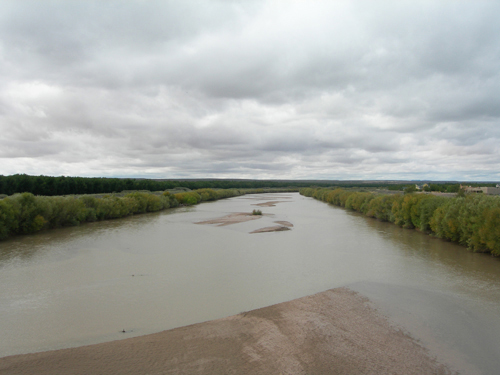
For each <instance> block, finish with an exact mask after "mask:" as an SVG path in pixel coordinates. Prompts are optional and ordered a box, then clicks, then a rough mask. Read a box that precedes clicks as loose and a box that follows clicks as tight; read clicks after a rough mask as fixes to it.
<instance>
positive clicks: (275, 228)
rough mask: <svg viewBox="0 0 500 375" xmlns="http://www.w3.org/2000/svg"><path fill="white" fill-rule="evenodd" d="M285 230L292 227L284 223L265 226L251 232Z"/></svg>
mask: <svg viewBox="0 0 500 375" xmlns="http://www.w3.org/2000/svg"><path fill="white" fill-rule="evenodd" d="M285 230H290V228H289V227H285V226H283V225H274V226H272V227H265V228H260V229H256V230H254V231H252V232H250V234H253V233H269V232H283V231H285Z"/></svg>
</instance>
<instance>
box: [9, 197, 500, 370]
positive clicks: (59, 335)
mask: <svg viewBox="0 0 500 375" xmlns="http://www.w3.org/2000/svg"><path fill="white" fill-rule="evenodd" d="M267 201H278V202H279V203H276V205H275V206H273V207H266V206H264V207H258V206H255V205H256V204H260V203H263V202H267ZM255 208H258V209H261V210H262V212H263V213H264V215H263V216H262V217H261V218H260V219H257V220H252V221H247V222H243V223H237V224H233V225H227V226H217V225H210V224H209V225H200V224H196V223H197V222H200V221H204V220H209V219H214V218H218V217H221V216H224V215H227V214H230V213H235V212H251V211H252V210H253V209H255ZM275 221H288V222H290V223H292V224H293V227H292V228H291V230H289V231H282V232H273V233H257V234H250V233H249V232H251V231H253V230H256V229H259V228H262V227H267V226H273V225H276V223H274V222H275ZM0 285H1V288H0V316H1V319H0V332H1V335H2V340H0V356H7V355H12V354H20V353H28V352H35V351H43V350H50V349H58V348H66V347H73V346H80V345H87V344H92V343H97V342H105V341H111V340H117V339H123V338H127V337H132V336H137V335H144V334H148V333H153V332H158V331H162V330H165V329H170V328H174V327H179V326H183V325H188V324H192V323H197V322H202V321H206V320H211V319H216V318H220V317H225V316H229V315H233V314H237V313H240V312H243V311H248V310H252V309H256V308H259V307H264V306H268V305H271V304H275V303H279V302H283V301H287V300H291V299H294V298H298V297H302V296H305V295H309V294H313V293H316V292H320V291H324V290H327V289H331V288H336V287H340V286H347V287H349V288H351V289H354V290H356V291H358V292H360V293H362V294H364V295H366V296H368V297H369V298H370V300H371V301H372V303H373V305H374V307H376V308H378V309H379V310H380V311H381V312H382V313H384V314H385V315H386V316H388V317H389V319H390V320H391V321H392V322H393V323H394V324H396V325H398V326H399V327H401V328H402V329H404V330H406V331H407V332H408V333H409V334H411V335H412V336H413V337H415V338H417V339H418V340H420V342H422V344H423V345H425V346H427V347H428V348H429V349H431V350H432V351H433V353H434V354H435V355H436V356H437V357H438V360H440V361H443V362H446V363H452V364H453V365H454V366H456V368H457V369H460V370H461V371H462V372H466V373H483V374H489V373H492V374H493V373H496V372H495V371H496V369H497V368H498V366H499V360H498V358H500V319H499V317H500V260H499V259H495V258H492V257H491V256H489V255H485V254H474V253H471V252H469V251H467V250H466V249H465V248H464V247H461V246H459V245H456V244H453V243H449V242H445V241H442V240H439V239H435V238H432V237H430V236H427V235H425V234H422V233H419V232H417V231H415V230H406V229H401V228H399V227H397V226H395V225H393V224H389V223H382V222H379V221H377V220H374V219H370V218H366V217H364V216H362V215H360V214H357V213H353V212H349V211H346V210H344V209H341V208H337V207H333V206H330V205H327V204H325V203H322V202H318V201H315V200H313V199H312V198H306V197H303V196H300V195H299V194H296V193H286V194H266V195H246V196H241V197H235V198H231V199H226V200H220V201H216V202H210V203H203V204H200V205H198V206H192V207H181V208H176V209H171V210H166V211H162V212H159V213H153V214H145V215H137V216H133V217H128V218H124V219H119V220H114V221H106V222H97V223H90V224H85V225H81V226H78V227H71V228H63V229H57V230H53V231H47V232H43V233H39V234H36V235H30V236H23V237H18V238H14V239H10V240H8V241H3V242H1V243H0ZM123 331H125V332H123Z"/></svg>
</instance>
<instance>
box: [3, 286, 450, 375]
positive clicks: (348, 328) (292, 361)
mask: <svg viewBox="0 0 500 375" xmlns="http://www.w3.org/2000/svg"><path fill="white" fill-rule="evenodd" d="M448 373H450V371H449V370H447V369H446V368H445V367H444V366H443V365H440V364H438V363H436V361H435V360H434V359H433V358H432V356H431V355H430V354H429V352H428V351H427V350H426V349H424V348H423V347H422V346H420V345H419V344H418V343H417V342H416V341H415V340H413V339H412V338H410V337H409V336H407V335H405V334H404V333H402V332H401V331H399V330H396V329H395V328H394V327H392V326H391V325H390V324H389V323H388V321H387V320H386V319H385V318H384V317H383V316H381V315H380V314H378V313H377V312H376V311H375V310H374V309H373V308H371V307H370V303H369V301H368V300H367V298H365V297H363V296H361V295H360V294H357V293H355V292H353V291H350V290H349V289H346V288H338V289H332V290H328V291H325V292H322V293H318V294H315V295H312V296H308V297H303V298H300V299H297V300H293V301H290V302H284V303H281V304H277V305H273V306H269V307H265V308H262V309H258V310H253V311H250V312H246V313H242V314H239V315H235V316H231V317H227V318H223V319H218V320H213V321H209V322H205V323H199V324H194V325H190V326H186V327H181V328H176V329H172V330H169V331H164V332H160V333H156V334H151V335H146V336H140V337H134V338H129V339H124V340H119V341H112V342H108V343H102V344H95V345H89V346H83V347H79V348H71V349H62V350H56V351H49V352H42V353H33V354H23V355H16V356H9V357H4V358H0V374H40V375H43V374H448Z"/></svg>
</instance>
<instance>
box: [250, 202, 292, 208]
mask: <svg viewBox="0 0 500 375" xmlns="http://www.w3.org/2000/svg"><path fill="white" fill-rule="evenodd" d="M278 203H287V202H283V201H269V202H263V203H255V204H252V206H259V207H274V206H276V205H277V204H278Z"/></svg>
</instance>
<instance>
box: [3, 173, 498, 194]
mask: <svg viewBox="0 0 500 375" xmlns="http://www.w3.org/2000/svg"><path fill="white" fill-rule="evenodd" d="M311 185H314V186H317V187H332V186H333V185H335V186H338V187H363V188H374V187H381V188H388V189H391V190H403V189H405V187H407V186H408V184H394V183H388V182H384V181H381V182H376V181H370V182H365V181H286V180H148V179H131V178H127V179H123V178H94V177H65V176H61V177H50V176H29V175H26V174H16V175H12V176H2V175H0V195H1V194H4V195H12V194H15V193H25V192H28V193H32V194H34V195H46V196H54V195H71V194H107V193H113V192H117V193H118V192H121V191H124V190H149V191H164V190H171V189H176V188H179V187H186V188H189V189H191V190H197V189H204V188H210V189H256V188H265V187H269V188H284V187H297V188H299V187H309V186H311ZM469 185H470V184H469ZM472 185H474V184H472ZM481 185H482V186H490V185H491V184H489V185H488V184H481ZM412 186H415V185H414V184H413V185H412ZM459 186H460V185H459V184H446V183H443V184H438V183H431V184H429V186H428V187H427V188H426V189H428V190H430V191H443V192H455V193H456V192H457V191H458V189H459ZM491 186H494V184H493V185H491Z"/></svg>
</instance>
